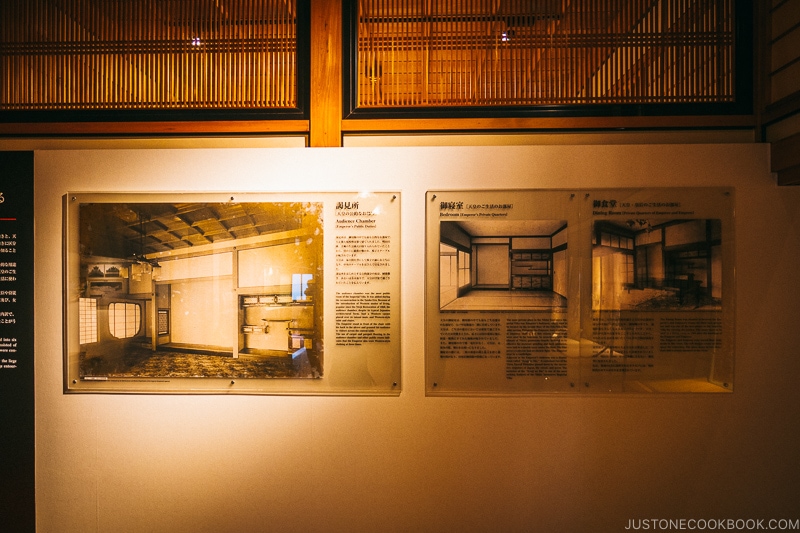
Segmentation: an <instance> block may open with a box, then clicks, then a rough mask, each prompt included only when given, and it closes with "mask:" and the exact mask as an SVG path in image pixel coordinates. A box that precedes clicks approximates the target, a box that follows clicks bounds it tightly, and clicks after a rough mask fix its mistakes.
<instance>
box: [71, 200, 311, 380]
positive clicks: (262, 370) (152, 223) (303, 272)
mask: <svg viewBox="0 0 800 533" xmlns="http://www.w3.org/2000/svg"><path fill="white" fill-rule="evenodd" d="M78 213H79V215H78V218H79V221H78V224H79V229H78V254H79V256H80V257H79V267H78V269H77V272H76V273H75V275H74V276H73V277H72V279H68V280H67V283H69V284H77V291H76V293H77V294H79V298H78V300H79V301H78V306H77V307H78V310H79V312H78V315H79V316H78V320H77V322H78V330H79V331H78V335H79V346H80V348H79V371H78V372H79V377H80V379H81V380H111V379H136V378H144V379H158V378H231V379H242V378H260V379H264V378H321V377H322V376H323V373H324V360H323V338H322V334H323V314H322V310H323V302H322V294H323V292H322V287H321V285H322V280H323V266H324V262H323V220H322V219H323V210H322V203H321V202H251V203H237V202H233V201H231V202H224V203H178V202H175V203H84V204H81V205H80V207H79V211H78ZM73 287H74V286H73Z"/></svg>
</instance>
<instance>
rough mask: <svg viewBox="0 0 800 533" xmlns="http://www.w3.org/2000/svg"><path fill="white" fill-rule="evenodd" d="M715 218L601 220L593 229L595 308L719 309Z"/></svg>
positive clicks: (719, 269) (719, 270) (719, 265)
mask: <svg viewBox="0 0 800 533" xmlns="http://www.w3.org/2000/svg"><path fill="white" fill-rule="evenodd" d="M721 236H722V224H721V221H720V220H717V219H692V220H649V219H625V220H603V221H597V222H595V224H594V231H593V235H592V309H595V310H623V309H625V310H627V309H635V310H640V311H648V310H649V311H662V310H702V309H716V310H718V309H721V302H722V253H721V251H722V244H721Z"/></svg>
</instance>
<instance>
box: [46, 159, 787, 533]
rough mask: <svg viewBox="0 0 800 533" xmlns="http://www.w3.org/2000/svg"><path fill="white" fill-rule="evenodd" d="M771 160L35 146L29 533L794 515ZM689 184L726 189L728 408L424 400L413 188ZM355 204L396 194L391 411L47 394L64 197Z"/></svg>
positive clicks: (661, 397) (366, 402) (355, 402)
mask: <svg viewBox="0 0 800 533" xmlns="http://www.w3.org/2000/svg"><path fill="white" fill-rule="evenodd" d="M768 150H769V148H768V146H766V145H757V144H741V145H737V144H725V145H711V144H704V145H690V144H689V145H687V144H682V145H609V146H592V145H587V146H560V145H559V146H506V147H497V146H496V147H474V146H473V147H405V148H403V147H397V148H342V149H321V148H320V149H311V148H309V149H294V148H291V149H283V148H274V149H272V148H267V149H243V150H238V149H220V150H213V149H201V150H181V149H174V150H99V151H40V152H37V153H36V162H35V163H36V183H35V191H36V200H35V214H36V220H35V226H36V227H35V253H36V256H35V259H36V272H35V279H36V286H35V289H36V292H35V306H36V307H35V308H36V322H35V332H36V339H35V340H36V343H35V350H36V361H35V365H36V490H37V522H38V531H40V532H42V533H47V532H58V533H71V532H75V533H91V532H111V531H113V532H115V533H119V532H143V531H169V532H187V533H188V532H191V533H200V532H209V533H211V532H214V533H219V532H253V531H255V532H261V531H284V532H314V531H316V532H340V531H341V532H345V531H346V532H360V531H363V532H374V531H388V532H401V531H403V532H405V531H469V532H473V531H491V532H495V531H526V532H527V531H550V532H556V531H570V532H573V531H592V532H602V531H622V530H624V529H625V528H626V527H628V526H629V525H630V522H629V521H631V520H633V521H636V520H644V519H652V518H686V519H691V518H695V519H723V518H732V519H750V518H752V519H771V518H775V519H780V518H789V519H797V518H800V517H798V515H797V501H798V496H800V475H798V473H800V454H798V453H797V442H798V437H800V430H798V428H797V424H796V421H797V420H800V389H799V388H798V385H797V376H798V375H800V358H798V357H797V356H796V354H797V346H800V328H798V327H797V319H798V316H800V283H798V269H797V265H798V264H800V189H798V188H789V187H782V188H778V187H777V186H776V185H775V182H774V179H773V177H772V176H771V175H770V173H769V170H768V169H769V167H768ZM498 162H502V164H503V175H502V179H498V178H497V163H498ZM109 177H113V179H109ZM704 185H707V186H733V187H735V188H736V228H735V247H736V257H737V264H736V302H737V304H736V305H737V308H736V334H735V336H736V378H735V387H734V388H735V390H734V392H733V393H732V394H719V395H706V394H669V395H667V394H652V395H637V394H631V395H625V396H621V395H603V394H591V395H589V394H580V395H578V394H570V395H563V396H562V395H557V394H552V395H537V396H530V397H425V387H424V365H425V360H424V353H423V347H424V331H425V317H424V316H423V311H422V309H423V306H422V305H421V302H422V301H423V300H424V294H425V292H424V284H425V282H426V281H425V276H424V272H423V267H422V265H423V264H424V246H422V245H421V243H422V242H423V240H424V236H425V228H424V220H425V216H424V212H425V211H424V210H425V202H424V201H423V198H425V192H426V191H427V190H440V189H482V188H487V187H488V186H491V187H492V188H498V187H502V188H553V189H556V188H558V189H563V188H597V187H651V186H652V187H655V186H670V187H681V186H687V187H688V186H704ZM375 188H379V189H388V190H400V191H401V201H402V242H403V248H402V254H401V261H402V265H401V272H402V276H403V279H402V313H401V318H402V322H403V323H402V331H403V338H402V364H403V380H402V383H401V384H400V386H401V388H402V393H401V394H400V395H399V396H397V397H351V396H322V397H311V396H246V395H230V396H226V395H142V394H137V395H125V394H112V395H103V394H82V395H65V394H63V393H62V389H63V385H62V383H63V378H62V351H61V350H62V339H61V328H59V327H58V324H60V323H61V320H62V315H61V309H62V307H61V305H62V304H61V299H60V297H59V295H60V294H61V249H62V248H61V231H60V228H61V202H62V197H63V196H64V195H65V194H66V193H67V192H68V191H73V192H81V191H195V190H196V191H226V192H237V191H241V192H245V191H273V190H274V191H309V192H315V191H340V190H371V189H375ZM778 229H779V230H778ZM572 244H574V243H570V245H572ZM570 271H571V272H577V270H575V269H570ZM726 290H728V288H727V287H726ZM54 326H55V327H54Z"/></svg>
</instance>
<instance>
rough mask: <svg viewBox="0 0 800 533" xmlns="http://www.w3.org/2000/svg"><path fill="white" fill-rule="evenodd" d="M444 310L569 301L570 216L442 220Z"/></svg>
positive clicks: (534, 306) (545, 306)
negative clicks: (562, 218) (538, 218)
mask: <svg viewBox="0 0 800 533" xmlns="http://www.w3.org/2000/svg"><path fill="white" fill-rule="evenodd" d="M439 235H440V239H439V307H440V310H441V311H468V310H501V311H502V310H508V311H519V310H542V309H558V308H566V306H567V259H566V257H567V222H566V220H465V221H442V222H440V224H439Z"/></svg>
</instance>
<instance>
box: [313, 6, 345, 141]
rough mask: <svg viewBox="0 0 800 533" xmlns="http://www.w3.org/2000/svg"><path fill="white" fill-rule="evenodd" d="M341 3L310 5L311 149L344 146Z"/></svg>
mask: <svg viewBox="0 0 800 533" xmlns="http://www.w3.org/2000/svg"><path fill="white" fill-rule="evenodd" d="M342 67H343V63H342V0H314V1H312V2H311V102H310V109H309V111H310V113H309V116H310V117H311V131H310V136H309V137H310V138H309V142H310V145H311V146H342V129H341V121H342Z"/></svg>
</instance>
